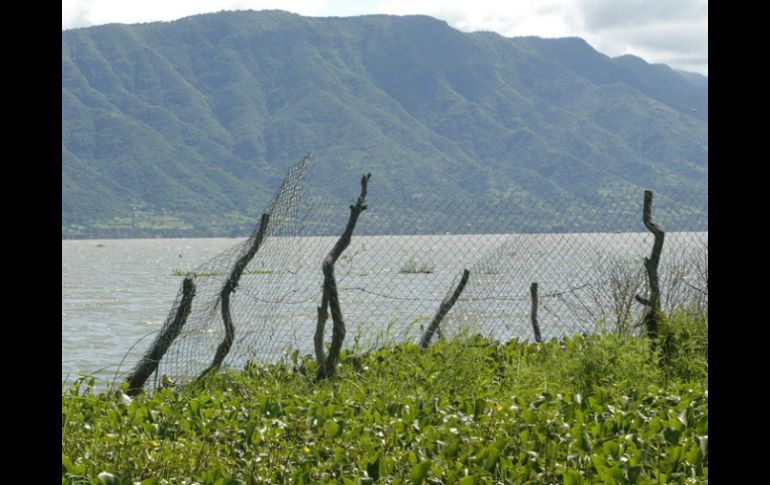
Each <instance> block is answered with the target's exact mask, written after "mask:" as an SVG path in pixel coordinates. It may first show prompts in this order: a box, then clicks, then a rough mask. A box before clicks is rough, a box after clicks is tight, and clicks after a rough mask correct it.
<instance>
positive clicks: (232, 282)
mask: <svg viewBox="0 0 770 485" xmlns="http://www.w3.org/2000/svg"><path fill="white" fill-rule="evenodd" d="M269 222H270V214H268V213H265V214H262V219H261V220H260V222H259V230H258V231H257V235H256V237H255V238H254V241H253V242H252V244H251V246H250V247H249V250H248V251H247V252H246V254H244V255H243V256H241V258H240V259H238V261H236V262H235V266H233V270H232V271H231V272H230V277H229V278H228V279H227V281H226V282H225V284H224V286H223V287H222V291H221V292H220V295H219V298H220V305H221V308H222V321H223V322H224V325H225V338H224V339H223V340H222V342H221V343H220V344H219V347H218V348H217V352H216V354H215V355H214V360H213V362H212V363H211V365H210V366H209V367H208V368H207V369H206V370H204V371H203V372H202V373H201V375H200V376H198V378H199V379H200V378H202V377H203V376H205V375H206V374H208V373H209V372H211V371H214V370H217V369H219V367H220V366H221V365H222V361H223V360H224V359H225V357H226V356H227V354H228V353H229V352H230V347H232V345H233V340H234V339H235V326H234V325H233V319H232V315H230V295H231V294H232V293H233V292H234V291H235V289H236V288H237V287H238V280H240V279H241V275H242V274H243V270H245V269H246V266H247V265H248V264H249V262H251V260H252V259H253V258H254V255H256V254H257V251H258V250H259V247H260V246H261V245H262V241H263V240H264V238H265V234H266V233H267V225H268V223H269Z"/></svg>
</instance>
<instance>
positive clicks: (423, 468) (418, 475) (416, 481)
mask: <svg viewBox="0 0 770 485" xmlns="http://www.w3.org/2000/svg"><path fill="white" fill-rule="evenodd" d="M430 463H431V462H430V460H427V461H423V462H421V463H418V464H417V465H415V466H414V468H412V472H411V473H410V474H409V480H411V481H412V484H413V485H420V484H421V483H422V482H423V480H425V477H426V476H427V475H428V470H430Z"/></svg>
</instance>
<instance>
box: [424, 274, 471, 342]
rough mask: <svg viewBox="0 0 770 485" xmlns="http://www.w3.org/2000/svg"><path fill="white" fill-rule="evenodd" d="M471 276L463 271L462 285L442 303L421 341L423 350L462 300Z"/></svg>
mask: <svg viewBox="0 0 770 485" xmlns="http://www.w3.org/2000/svg"><path fill="white" fill-rule="evenodd" d="M469 275H470V271H468V270H467V269H465V270H463V276H462V278H460V283H458V284H457V288H455V291H454V292H453V293H452V294H451V295H448V296H447V297H446V298H444V300H443V301H442V302H441V305H439V307H438V311H437V312H436V316H434V317H433V321H432V322H430V325H428V329H427V330H425V333H424V334H423V336H422V338H421V339H420V347H422V348H423V349H427V348H428V345H430V339H431V338H433V334H434V333H435V332H436V330H437V329H438V328H439V324H440V323H441V320H443V319H444V317H445V316H446V314H447V313H449V310H451V309H452V307H453V306H454V304H455V302H456V301H457V299H458V298H460V294H461V293H462V292H463V289H465V284H466V283H467V282H468V276H469Z"/></svg>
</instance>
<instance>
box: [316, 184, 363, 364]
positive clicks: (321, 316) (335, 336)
mask: <svg viewBox="0 0 770 485" xmlns="http://www.w3.org/2000/svg"><path fill="white" fill-rule="evenodd" d="M371 176H372V174H370V173H369V174H366V175H364V176H362V177H361V195H359V196H358V201H356V203H355V204H354V205H351V206H350V217H349V218H348V224H347V226H345V230H344V231H343V233H342V235H341V236H340V238H339V239H338V240H337V243H336V244H335V245H334V247H333V248H332V250H331V251H330V252H329V254H328V255H327V256H326V258H324V261H323V265H322V268H321V269H322V271H323V275H324V284H323V295H322V297H321V306H319V307H318V323H317V325H316V332H315V336H314V338H313V343H314V345H315V353H316V361H317V362H318V374H317V378H318V379H325V378H328V377H332V376H334V371H335V368H336V365H337V358H338V357H339V354H340V351H341V350H342V342H343V341H344V340H345V321H344V319H343V317H342V310H341V308H340V300H339V294H338V292H337V281H336V279H335V278H334V263H336V262H337V259H338V258H339V257H340V255H341V254H342V252H343V251H345V249H346V248H347V247H348V246H349V245H350V240H351V237H352V236H353V230H354V229H355V227H356V222H357V221H358V216H359V215H360V214H361V213H362V212H363V211H365V210H366V190H367V186H368V184H369V178H370V177H371ZM329 311H331V316H332V322H333V324H334V326H333V328H332V344H331V347H330V348H329V356H328V357H326V358H325V359H324V349H323V337H324V328H325V327H326V320H327V319H328V318H329Z"/></svg>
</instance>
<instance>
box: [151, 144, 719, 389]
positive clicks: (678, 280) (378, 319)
mask: <svg viewBox="0 0 770 485" xmlns="http://www.w3.org/2000/svg"><path fill="white" fill-rule="evenodd" d="M312 166H313V162H312V160H311V159H310V158H308V157H306V158H305V159H303V160H302V161H300V162H299V163H297V164H296V165H295V166H293V167H292V168H291V169H290V171H289V174H288V175H287V177H286V178H285V180H284V182H283V184H282V186H281V187H280V188H279V190H278V192H277V193H276V196H275V197H274V199H273V201H272V202H271V204H270V205H269V207H268V209H267V210H266V214H269V217H265V218H263V221H262V222H263V224H262V225H261V227H258V228H256V229H255V231H254V234H253V235H252V237H250V238H249V239H247V240H246V241H245V242H243V243H242V244H239V245H237V246H235V247H233V248H232V249H231V250H229V251H226V252H225V253H223V254H221V255H219V256H218V257H216V258H214V259H212V260H211V261H209V262H208V263H206V264H204V265H202V266H201V267H199V268H197V269H196V270H195V271H193V272H191V273H190V274H189V275H188V276H187V279H186V281H187V286H188V292H189V291H194V296H192V295H190V294H188V295H187V296H185V294H183V291H182V290H181V289H180V293H179V295H178V297H177V299H176V301H175V303H174V305H173V306H172V310H171V312H170V313H169V317H168V319H167V321H166V323H165V325H164V326H163V328H162V329H161V331H160V333H159V336H158V337H157V338H156V341H155V342H154V344H153V347H152V348H153V349H155V352H154V353H152V352H150V353H148V357H147V358H146V359H145V360H144V361H143V363H140V365H139V366H138V368H140V367H142V365H144V366H145V371H144V372H145V373H146V374H147V375H150V374H151V373H154V375H155V379H154V380H152V381H151V382H150V384H149V385H152V386H157V384H158V376H163V375H166V376H169V377H171V378H173V379H176V380H177V381H179V382H186V381H188V380H190V379H193V378H195V377H196V376H199V375H201V374H202V373H205V372H207V371H208V370H213V369H216V368H219V367H220V366H222V365H224V366H232V367H242V366H243V365H244V364H245V363H246V362H248V361H250V360H258V361H275V360H278V359H282V358H285V357H286V356H288V355H289V354H291V353H292V352H293V351H295V350H296V351H299V352H300V353H301V354H302V355H304V354H312V353H313V351H314V349H313V338H314V334H315V332H316V326H317V323H318V306H319V305H320V304H321V299H322V290H323V282H324V275H323V274H322V272H321V263H322V261H323V260H324V258H325V257H326V256H327V254H328V253H329V252H330V250H331V248H332V247H333V246H334V244H335V242H336V241H337V240H338V238H339V235H340V234H341V233H342V231H343V229H344V228H345V224H346V222H347V221H348V208H347V205H346V204H345V205H343V204H340V203H338V202H330V201H329V199H328V198H323V199H322V198H320V197H319V196H317V195H316V194H317V192H318V191H317V190H316V187H315V186H314V185H313V184H314V183H315V182H313V180H312V177H311V176H310V173H311V168H313V167H312ZM358 176H359V177H360V174H358ZM351 180H353V179H352V178H351ZM369 185H370V187H369V194H368V197H367V199H366V203H367V208H366V210H364V211H363V212H362V213H361V214H360V217H359V218H358V221H357V224H356V226H355V230H354V233H353V237H352V241H351V243H350V246H349V247H347V248H346V249H345V251H344V252H343V253H342V254H341V256H340V257H339V259H338V260H337V261H336V264H335V265H334V266H335V270H334V271H335V275H336V284H337V289H338V294H339V303H340V307H341V311H342V314H343V315H344V320H345V322H346V324H347V337H346V339H345V341H344V345H345V346H346V347H350V346H357V347H358V348H363V349H366V348H370V347H374V346H378V345H384V344H387V343H390V342H402V341H414V342H417V341H418V340H419V339H420V337H421V336H422V335H423V333H424V331H425V329H426V326H427V325H428V324H429V323H430V322H431V320H432V319H433V318H434V315H435V314H436V312H437V310H438V308H439V305H440V304H441V303H442V301H443V300H444V299H445V298H446V297H447V296H448V295H449V294H451V293H452V292H453V291H454V290H455V288H456V286H457V284H458V282H459V281H460V277H461V275H462V273H463V270H464V269H467V270H468V272H469V276H468V279H467V283H466V284H465V287H464V289H463V291H462V293H461V294H460V295H459V298H458V299H457V302H456V303H455V304H454V306H453V307H452V308H451V310H449V312H448V313H447V315H446V316H445V317H444V318H443V320H442V322H441V324H440V327H439V329H440V332H441V333H442V334H443V335H452V334H456V333H458V332H473V333H481V334H484V335H488V336H491V337H493V338H496V339H500V340H507V339H510V338H513V337H518V338H526V339H531V338H533V335H534V334H533V328H532V323H531V317H532V312H533V305H532V302H533V300H532V296H533V295H532V292H531V291H532V284H533V283H537V288H538V298H537V300H538V301H537V307H536V308H537V320H538V322H539V327H540V330H541V332H542V337H543V338H544V339H548V338H552V337H559V336H564V335H568V334H572V333H575V332H593V331H596V330H597V329H605V330H611V331H620V332H633V331H636V328H637V327H636V326H635V325H636V324H638V323H639V321H640V319H641V315H642V311H643V306H642V305H641V304H639V303H638V302H637V301H635V300H634V297H635V295H637V294H641V295H644V294H646V292H647V289H646V279H645V272H644V266H643V260H644V257H646V256H648V255H649V254H650V250H651V247H652V240H653V236H652V234H650V232H648V231H647V229H645V227H644V225H643V224H642V197H643V190H642V189H634V188H631V189H626V190H622V191H621V190H612V191H607V193H606V194H603V195H593V196H586V197H572V198H565V199H563V200H561V201H560V202H554V203H550V205H548V204H546V203H544V202H543V201H542V200H531V199H530V200H528V199H526V198H524V199H522V198H520V197H501V198H498V199H489V200H475V199H473V200H472V199H462V198H454V199H449V198H447V199H442V200H438V199H413V200H410V201H409V203H407V202H405V201H404V200H403V199H390V200H387V199H385V198H384V197H381V196H379V195H378V190H377V173H376V172H375V173H374V174H373V175H372V178H371V181H370V183H369ZM358 191H359V188H358V187H357V185H356V183H351V184H350V200H351V201H353V200H354V199H355V197H356V196H357V195H358ZM707 196H708V192H707V189H705V188H703V189H702V190H701V189H699V190H688V191H683V190H679V191H673V190H670V191H657V192H656V193H655V199H654V205H653V212H652V217H653V219H654V220H655V222H656V223H657V224H658V225H659V226H660V227H661V228H662V229H663V230H664V231H666V239H665V245H664V248H663V253H662V257H661V262H660V282H661V305H662V308H663V310H664V311H671V310H673V309H676V308H687V309H696V310H699V311H703V310H704V309H706V308H707V305H708V287H707V282H708V206H707ZM543 226H545V227H547V230H546V231H543V230H540V229H539V228H540V227H543ZM235 273H239V275H238V276H239V278H235V279H236V280H237V282H236V283H233V277H234V274H235ZM186 305H189V308H187V307H186ZM223 310H224V311H223ZM180 320H184V323H183V324H180V323H179V321H180ZM228 320H229V322H228ZM328 334H329V331H327V335H328ZM159 350H160V351H159ZM215 356H221V357H222V358H221V359H219V361H217V358H216V357H215ZM144 377H146V376H144ZM143 382H144V380H142V381H141V383H143ZM141 383H140V384H141ZM140 387H141V386H140Z"/></svg>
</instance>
